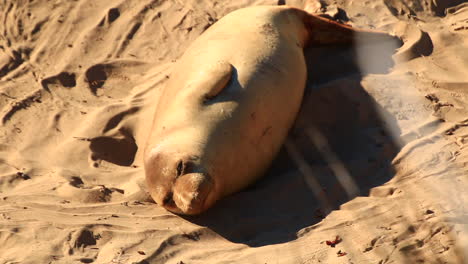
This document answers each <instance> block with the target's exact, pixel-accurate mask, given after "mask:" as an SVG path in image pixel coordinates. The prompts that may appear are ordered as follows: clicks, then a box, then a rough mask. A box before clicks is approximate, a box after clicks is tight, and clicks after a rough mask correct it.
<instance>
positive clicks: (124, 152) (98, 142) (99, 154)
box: [89, 129, 138, 166]
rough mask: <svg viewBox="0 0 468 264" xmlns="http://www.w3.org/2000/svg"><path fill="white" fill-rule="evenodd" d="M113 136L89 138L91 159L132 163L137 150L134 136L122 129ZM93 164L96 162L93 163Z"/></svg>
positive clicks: (126, 164)
mask: <svg viewBox="0 0 468 264" xmlns="http://www.w3.org/2000/svg"><path fill="white" fill-rule="evenodd" d="M119 132H120V133H119V134H120V135H116V136H114V137H107V136H101V137H95V138H92V139H91V144H90V146H89V147H90V149H91V151H92V154H91V160H93V161H97V160H105V161H108V162H110V163H114V164H117V165H120V166H130V165H132V163H133V161H134V159H135V154H136V152H137V150H138V146H137V145H136V142H135V138H134V137H133V135H131V133H129V132H128V131H126V130H124V129H120V130H119ZM94 164H95V166H96V164H97V163H94Z"/></svg>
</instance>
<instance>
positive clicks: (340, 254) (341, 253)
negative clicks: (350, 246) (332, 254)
mask: <svg viewBox="0 0 468 264" xmlns="http://www.w3.org/2000/svg"><path fill="white" fill-rule="evenodd" d="M336 254H337V255H338V257H343V256H346V255H348V253H346V252H344V251H341V250H339V251H338V252H336Z"/></svg>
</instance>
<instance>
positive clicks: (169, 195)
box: [162, 192, 174, 206]
mask: <svg viewBox="0 0 468 264" xmlns="http://www.w3.org/2000/svg"><path fill="white" fill-rule="evenodd" d="M173 196H174V194H173V193H172V192H169V193H167V195H166V197H164V199H163V201H162V202H163V204H162V205H163V206H167V205H171V204H174V199H173Z"/></svg>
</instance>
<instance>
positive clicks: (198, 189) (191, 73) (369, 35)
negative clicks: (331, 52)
mask: <svg viewBox="0 0 468 264" xmlns="http://www.w3.org/2000/svg"><path fill="white" fill-rule="evenodd" d="M355 38H364V39H369V40H372V39H385V38H387V39H389V38H390V36H388V35H386V34H385V33H382V32H371V31H364V30H357V29H353V28H351V27H349V26H346V25H342V24H339V23H336V22H333V21H331V20H328V19H325V18H321V17H318V16H315V15H312V14H309V13H307V12H306V11H304V10H300V9H296V8H292V7H287V6H257V7H249V8H244V9H240V10H237V11H234V12H232V13H230V14H228V15H226V16H225V17H223V18H222V19H221V20H219V21H218V22H217V23H215V24H214V25H213V26H211V27H210V28H209V29H208V30H206V31H205V32H204V33H203V34H202V35H201V36H200V37H199V38H198V39H197V40H195V41H194V42H193V44H192V45H191V46H190V47H189V48H188V49H187V51H186V52H185V54H184V55H183V56H182V57H181V58H180V60H179V61H178V62H177V63H176V64H175V66H174V68H173V71H172V72H173V73H172V75H171V78H170V81H169V82H168V84H167V86H166V87H165V89H164V90H163V92H162V95H161V98H160V101H159V102H158V105H157V107H156V113H155V116H154V122H153V127H152V130H151V134H150V137H149V139H148V144H147V146H146V149H145V173H146V181H147V184H148V187H149V192H150V194H151V196H152V197H153V199H154V200H155V201H156V203H158V204H159V205H161V206H163V207H164V208H166V209H167V210H169V211H172V212H174V213H178V214H191V215H193V214H199V213H201V212H203V211H205V210H207V209H208V208H210V207H211V206H213V204H214V203H215V202H216V201H217V200H219V199H220V198H222V197H225V196H227V195H229V194H232V193H234V192H237V191H239V190H241V189H243V188H245V187H246V186H248V185H249V184H251V183H252V182H254V181H255V180H256V179H258V178H259V177H261V176H262V174H263V173H264V172H265V170H266V169H267V168H268V167H269V165H270V163H271V162H272V160H273V159H274V157H275V155H276V154H277V153H278V151H279V149H280V147H281V145H282V143H283V141H284V140H285V138H286V136H287V133H288V130H289V129H290V127H291V126H292V124H293V122H294V119H295V117H296V114H297V113H298V111H299V107H300V104H301V100H302V95H303V92H304V88H305V82H306V73H307V72H306V63H305V59H304V54H303V48H304V47H305V46H306V45H307V44H312V45H314V44H332V43H334V44H337V43H350V42H352V41H353V39H355ZM311 70H313V69H311Z"/></svg>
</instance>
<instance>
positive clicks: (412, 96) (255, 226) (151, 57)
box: [0, 0, 468, 264]
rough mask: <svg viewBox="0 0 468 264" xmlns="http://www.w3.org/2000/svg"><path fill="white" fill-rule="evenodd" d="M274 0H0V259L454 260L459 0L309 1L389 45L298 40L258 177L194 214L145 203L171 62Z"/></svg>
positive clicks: (458, 206)
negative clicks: (224, 21) (283, 129)
mask: <svg viewBox="0 0 468 264" xmlns="http://www.w3.org/2000/svg"><path fill="white" fill-rule="evenodd" d="M278 2H279V3H281V4H282V3H284V2H285V1H267V0H263V1H260V0H259V1H254V0H242V1H208V0H203V1H195V0H187V1H185V2H184V1H179V0H170V1H169V0H168V1H157V0H153V1H150V0H144V1H136V0H135V1H124V0H119V1H94V0H74V1H65V0H52V1H51V0H48V1H47V0H36V1H26V0H2V1H0V21H1V23H0V119H1V120H0V121H1V129H0V263H142V264H143V263H174V264H175V263H178V264H182V263H185V264H191V263H268V264H270V263H354V264H360V263H379V264H384V263H385V264H389V263H468V206H467V205H468V191H467V187H468V178H467V175H468V169H467V168H468V167H467V166H468V149H467V146H468V100H467V99H468V74H467V73H468V52H467V50H468V4H466V3H463V2H464V1H456V0H452V1H450V0H445V1H444V0H436V1H431V0H423V1H414V0H366V1H361V0H359V1H358V0H348V1H346V0H337V1H325V2H323V6H322V8H321V9H320V10H318V12H321V13H324V14H326V15H327V16H329V17H332V18H334V19H337V20H340V21H342V22H344V23H348V24H350V25H353V26H355V27H359V28H374V29H379V30H384V31H386V32H390V33H392V34H395V35H397V36H399V37H400V38H401V39H402V40H403V45H402V46H401V47H392V46H381V45H368V44H366V43H357V44H356V45H355V46H354V47H351V46H342V47H332V46H329V47H310V48H308V49H307V50H306V52H305V53H306V58H307V63H308V74H309V80H308V83H307V88H306V93H305V97H304V100H303V104H302V109H301V112H300V114H299V116H298V118H297V121H296V123H295V125H294V128H293V129H292V130H291V132H290V135H289V138H288V140H287V143H286V144H285V147H284V149H283V150H282V152H281V153H280V155H279V157H278V158H277V159H276V160H275V161H274V164H273V166H272V168H271V169H270V171H269V172H268V173H267V175H266V176H265V177H264V178H262V180H260V181H259V182H258V183H256V184H255V185H254V186H252V187H250V188H248V189H247V190H245V191H242V192H240V193H238V194H235V195H232V196H230V197H228V198H226V199H224V200H222V201H220V202H219V203H218V204H217V205H216V206H215V207H214V208H212V209H211V210H209V211H208V212H206V213H205V214H202V215H200V216H196V217H181V216H177V215H174V214H172V213H169V212H167V211H165V210H164V209H162V208H161V207H160V206H158V205H157V204H155V203H154V202H153V201H152V200H151V198H150V197H149V195H148V194H147V192H146V186H145V182H144V172H143V167H142V166H143V162H142V152H143V149H144V145H145V140H146V137H147V135H148V132H149V129H150V126H151V120H152V116H153V113H154V109H155V106H156V103H157V100H158V96H159V94H160V91H161V90H162V89H163V88H164V85H165V83H166V82H167V80H168V79H169V78H170V76H171V67H172V65H173V64H174V62H175V61H176V60H177V58H179V57H180V56H181V54H183V52H184V50H185V49H186V48H187V46H188V45H189V44H190V43H191V42H192V41H193V40H194V39H195V38H197V36H199V35H200V34H201V33H202V32H203V31H204V30H205V29H206V28H208V27H209V26H210V25H211V24H212V23H214V22H215V21H216V20H217V19H219V18H221V17H222V16H223V15H225V14H227V13H229V12H230V11H232V10H235V9H238V8H241V7H245V6H251V5H260V4H270V5H276V4H278ZM286 3H287V4H292V5H297V6H300V5H301V4H302V1H292V0H291V1H286ZM395 49H396V50H395ZM337 236H338V239H337ZM327 241H328V242H327Z"/></svg>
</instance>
